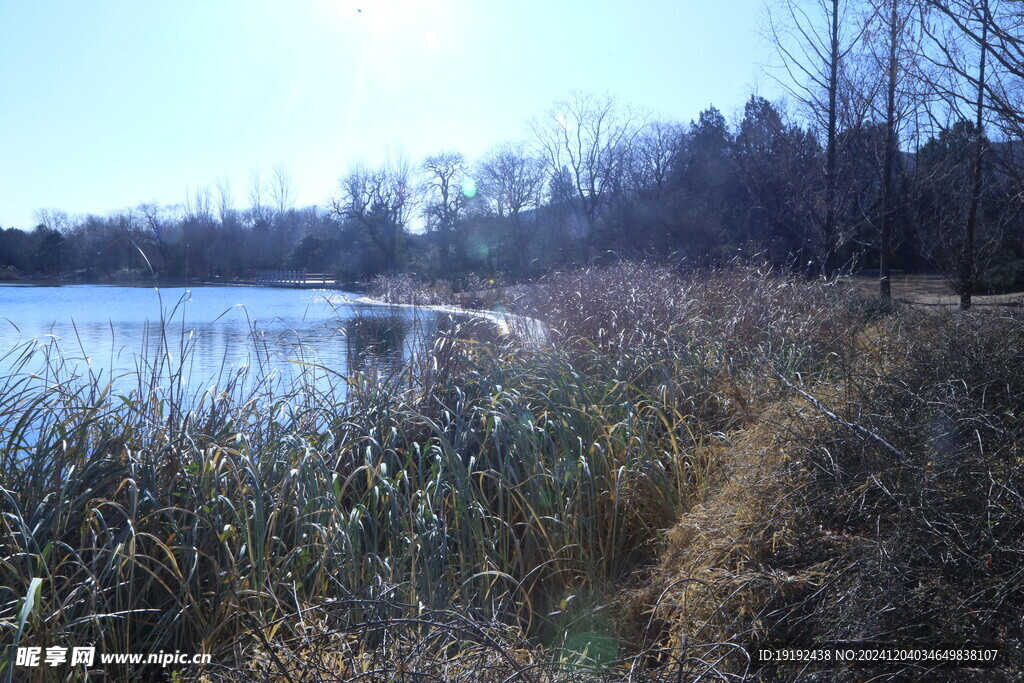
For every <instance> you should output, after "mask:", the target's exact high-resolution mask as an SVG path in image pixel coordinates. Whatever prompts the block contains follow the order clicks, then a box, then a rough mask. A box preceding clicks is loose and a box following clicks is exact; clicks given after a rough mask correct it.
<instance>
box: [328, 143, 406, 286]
mask: <svg viewBox="0 0 1024 683" xmlns="http://www.w3.org/2000/svg"><path fill="white" fill-rule="evenodd" d="M411 179H412V169H411V166H410V164H409V161H408V160H407V159H406V158H404V157H398V158H392V159H389V160H387V161H385V162H384V163H383V164H382V165H381V166H379V167H378V168H376V169H371V168H368V167H366V166H363V165H357V166H354V167H353V168H352V169H351V170H350V171H349V172H348V174H346V175H345V177H343V178H342V179H341V194H340V196H339V197H336V198H335V199H333V200H332V202H331V211H332V213H333V214H334V215H335V216H337V217H338V218H340V219H341V220H351V221H355V222H356V223H357V224H358V225H359V226H360V227H361V228H363V230H365V234H366V236H367V238H368V239H369V241H370V243H371V244H372V245H373V246H374V247H375V248H376V250H377V252H378V254H379V256H380V258H381V261H382V263H383V267H384V269H385V270H388V271H391V270H395V269H396V268H397V267H398V254H399V251H400V249H401V246H402V241H403V239H404V236H405V228H406V225H407V223H408V220H409V217H410V215H411V213H412V211H413V209H414V208H415V202H414V198H413V196H412V190H411V188H410V181H411Z"/></svg>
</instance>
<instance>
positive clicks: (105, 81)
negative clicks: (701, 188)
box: [0, 0, 771, 229]
mask: <svg viewBox="0 0 1024 683" xmlns="http://www.w3.org/2000/svg"><path fill="white" fill-rule="evenodd" d="M762 15H763V10H762V0H725V1H721V2H707V1H706V0H633V1H632V2H630V1H622V2H619V1H615V2H612V1H611V0H536V1H535V0H287V1H286V0H173V1H166V0H165V1H162V2H157V1H156V0H152V1H150V0H102V1H96V2H89V1H83V0H59V1H58V0H0V226H2V227H11V226H14V227H21V228H26V229H27V228H31V227H32V226H33V225H34V224H35V221H34V212H35V211H36V209H40V208H55V209H61V210H64V211H67V212H68V213H70V214H84V213H101V214H105V213H108V212H110V211H113V210H118V209H122V208H126V207H129V206H135V205H137V204H139V203H141V202H150V201H155V202H158V203H161V204H172V203H179V202H182V201H183V200H184V198H185V196H186V191H187V190H188V191H191V190H194V189H195V188H196V187H197V186H203V185H207V186H210V187H211V188H212V187H213V185H214V184H215V183H216V182H217V181H218V180H219V179H221V178H227V179H228V180H229V181H230V182H231V186H232V195H233V197H234V204H235V206H236V207H237V208H244V207H246V206H248V203H249V200H248V187H249V184H250V177H251V173H252V171H253V169H261V170H262V172H263V175H264V176H269V174H270V171H271V169H272V167H273V166H275V165H276V164H284V166H285V167H286V168H287V169H288V171H289V172H290V173H291V175H292V177H293V185H294V188H295V191H296V195H297V197H296V200H297V201H296V204H297V205H299V206H302V205H307V204H313V203H321V202H323V201H324V200H325V199H326V198H327V197H328V196H329V195H330V194H331V193H332V192H333V191H334V190H335V188H336V186H337V181H338V178H339V177H340V176H341V175H342V174H343V173H344V172H345V170H346V168H347V167H348V166H349V164H350V163H351V162H353V161H359V160H362V161H366V162H370V163H374V162H377V161H379V160H380V159H381V158H383V156H384V155H385V154H386V153H387V152H388V151H389V150H390V151H391V152H396V151H400V152H403V153H404V154H406V155H407V156H409V157H410V158H411V159H412V160H414V161H415V160H418V159H420V158H422V157H423V156H425V155H426V154H430V153H432V152H439V151H443V150H447V149H457V150H459V151H461V152H463V153H464V154H466V155H467V157H469V158H471V159H472V158H475V157H477V156H478V155H480V154H481V153H483V152H485V151H486V150H487V149H488V148H489V147H491V146H492V145H494V144H496V143H499V142H501V141H504V140H511V139H519V138H525V137H526V136H527V135H528V132H527V128H526V122H527V121H528V120H529V119H530V118H531V117H534V116H540V115H543V114H544V113H545V112H547V111H548V109H549V108H550V106H551V104H552V102H553V101H554V100H556V99H557V98H559V97H563V96H565V95H567V94H569V93H570V92H571V91H572V90H581V91H585V92H596V93H604V92H609V93H611V94H613V95H615V96H617V97H619V98H620V99H621V100H622V101H624V102H628V103H630V104H632V105H635V106H638V107H642V108H646V109H648V110H651V111H652V112H655V113H656V114H658V115H660V116H663V117H665V118H669V119H675V120H680V121H689V120H690V119H693V118H695V117H696V115H697V114H698V112H699V111H700V110H701V109H703V108H705V107H706V106H707V105H708V104H711V103H714V104H715V105H716V106H718V107H719V108H720V109H722V110H723V112H725V113H726V115H727V116H729V115H730V114H732V113H733V112H735V111H738V110H740V108H741V107H742V104H743V101H744V100H745V99H746V97H747V96H748V95H749V94H750V93H751V92H752V91H754V90H758V89H759V88H760V89H761V90H762V91H763V90H764V89H765V88H766V87H770V85H771V84H770V81H769V80H768V79H766V78H765V77H764V76H761V75H760V73H761V69H760V68H759V66H758V64H759V63H761V62H764V61H767V60H768V59H769V56H770V54H771V51H770V49H769V48H768V46H767V45H766V44H765V43H764V41H763V40H762V39H760V38H759V37H758V35H757V28H758V26H759V23H760V17H761V16H762Z"/></svg>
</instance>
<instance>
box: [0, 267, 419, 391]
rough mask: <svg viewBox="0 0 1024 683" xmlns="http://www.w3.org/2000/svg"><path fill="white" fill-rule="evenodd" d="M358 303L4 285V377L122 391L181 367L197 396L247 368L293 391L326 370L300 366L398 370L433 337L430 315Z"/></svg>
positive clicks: (265, 292)
mask: <svg viewBox="0 0 1024 683" xmlns="http://www.w3.org/2000/svg"><path fill="white" fill-rule="evenodd" d="M354 298H355V296H354V295H352V294H346V293H344V292H339V291H336V290H300V289H276V288H269V287H195V288H161V289H160V290H156V289H155V288H152V287H150V288H142V287H116V286H103V285H71V286H61V287H37V286H19V285H0V375H9V374H11V373H12V372H14V371H21V372H24V371H26V370H28V371H31V372H36V373H39V372H41V368H42V367H44V366H45V365H46V364H49V366H50V367H51V368H52V367H62V373H63V376H65V377H66V376H68V375H69V374H70V375H77V376H79V377H88V376H89V375H90V374H91V375H93V376H96V377H100V378H101V379H103V380H104V381H107V380H109V379H110V378H114V379H115V386H120V387H122V388H123V387H130V386H131V385H133V384H134V383H135V375H134V374H133V373H136V372H137V371H138V370H139V369H140V368H146V367H153V366H154V365H161V366H162V368H163V370H162V371H163V372H166V371H167V370H168V369H170V370H172V371H173V370H177V369H178V368H181V369H182V372H183V374H184V375H185V376H186V381H187V384H188V387H189V388H190V389H191V390H195V391H203V390H205V389H206V388H208V387H210V386H212V385H215V384H217V383H218V382H221V383H223V382H224V380H225V379H226V377H227V376H228V375H229V374H231V373H233V372H236V371H238V370H239V369H241V368H248V369H249V373H250V375H251V376H252V377H255V376H270V377H272V378H274V379H275V381H278V382H284V383H287V382H293V381H295V379H296V378H298V377H300V375H302V373H303V372H306V373H307V375H308V373H310V372H313V373H319V374H323V371H320V370H316V369H314V368H311V367H310V366H309V365H303V364H301V363H296V362H295V361H300V362H302V363H311V364H316V365H320V366H324V367H326V368H329V369H330V370H331V371H332V372H335V373H339V374H345V373H348V372H349V371H350V370H352V369H353V368H352V366H353V365H356V364H371V363H372V364H375V365H377V366H381V367H384V368H388V367H396V366H398V365H400V364H401V363H402V362H403V361H404V360H405V359H407V358H409V357H410V355H411V354H412V353H414V350H415V348H416V347H417V340H419V339H421V338H424V336H425V335H428V334H431V333H432V331H433V329H432V328H433V316H430V315H428V314H425V313H424V312H423V311H416V312H413V311H411V310H410V309H382V308H377V307H368V306H364V305H360V304H353V303H351V300H352V299H354ZM30 348H32V349H35V352H34V354H33V355H32V357H31V358H30V359H29V361H27V362H22V360H20V359H23V358H24V357H25V353H26V351H27V350H28V349H30ZM328 374H329V373H328ZM306 379H307V380H308V379H309V377H308V376H307V378H306Z"/></svg>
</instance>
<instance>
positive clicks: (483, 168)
mask: <svg viewBox="0 0 1024 683" xmlns="http://www.w3.org/2000/svg"><path fill="white" fill-rule="evenodd" d="M478 175H479V177H480V186H481V187H480V189H481V192H482V194H483V199H484V201H485V202H486V204H487V206H488V208H489V210H490V211H491V213H492V214H493V215H495V216H496V217H498V218H499V219H500V220H502V221H503V222H504V223H505V224H506V225H507V226H508V229H509V235H510V237H511V241H512V246H513V249H514V253H515V259H516V265H517V267H518V269H519V272H520V273H522V272H524V271H525V270H526V267H527V263H528V261H527V259H528V255H529V249H530V243H531V241H532V240H533V237H534V235H535V234H536V230H537V225H538V220H537V217H536V215H534V216H533V217H532V219H528V218H527V217H526V216H525V213H526V212H528V211H531V210H534V211H535V210H536V209H537V208H538V207H539V206H540V203H541V198H542V195H543V191H544V181H545V168H544V162H543V161H542V160H541V159H540V158H538V157H536V156H533V155H531V154H530V153H528V152H527V151H526V149H525V147H524V146H523V145H521V144H505V145H502V146H501V147H498V148H497V149H494V150H492V151H491V152H490V153H489V154H488V155H487V156H486V157H484V159H483V160H482V161H481V162H480V164H479V173H478Z"/></svg>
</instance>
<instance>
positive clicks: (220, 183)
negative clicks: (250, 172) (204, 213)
mask: <svg viewBox="0 0 1024 683" xmlns="http://www.w3.org/2000/svg"><path fill="white" fill-rule="evenodd" d="M216 190H217V214H218V216H219V217H220V222H221V223H222V224H223V223H224V221H225V219H227V217H228V216H229V215H230V214H231V212H232V211H234V202H233V200H232V198H231V180H230V179H229V178H228V177H227V176H222V177H221V178H219V179H218V180H217V185H216Z"/></svg>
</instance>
